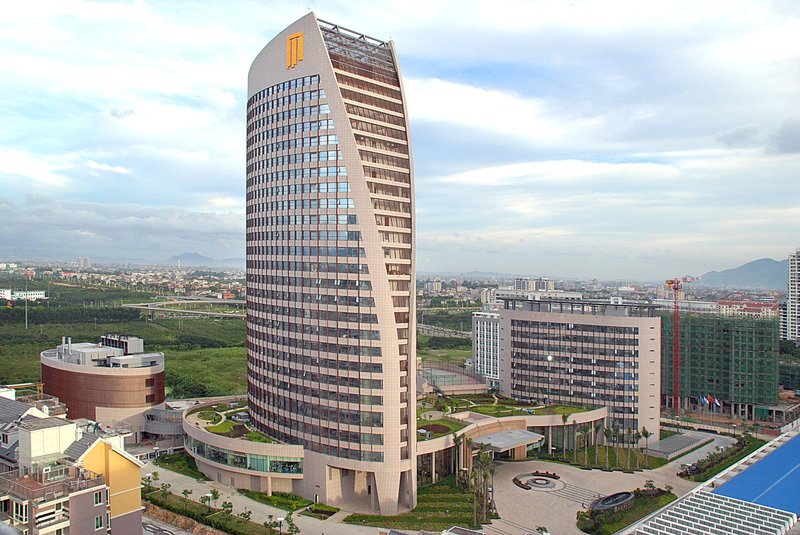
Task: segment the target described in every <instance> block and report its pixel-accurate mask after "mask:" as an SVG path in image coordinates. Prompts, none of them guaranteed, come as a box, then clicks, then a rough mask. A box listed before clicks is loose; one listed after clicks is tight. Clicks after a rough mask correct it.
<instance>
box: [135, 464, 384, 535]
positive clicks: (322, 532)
mask: <svg viewBox="0 0 800 535" xmlns="http://www.w3.org/2000/svg"><path fill="white" fill-rule="evenodd" d="M152 472H158V476H159V478H158V481H157V482H155V483H154V485H155V486H159V485H160V484H161V483H169V484H170V485H172V487H171V488H170V491H171V492H172V493H174V494H177V495H178V496H180V495H181V491H182V490H184V489H188V490H191V491H192V494H191V495H190V496H189V498H190V499H192V500H195V501H199V499H200V497H201V496H204V495H206V494H208V493H209V492H211V489H212V488H215V489H217V490H218V491H219V500H217V503H216V505H217V507H219V506H220V505H221V504H222V502H231V503H232V504H233V514H238V513H241V512H242V511H244V510H245V509H249V510H250V511H252V512H253V516H252V517H251V518H250V520H251V521H253V522H256V523H258V524H263V523H264V521H266V520H267V516H268V515H272V516H273V519H276V518H279V517H282V518H285V517H286V514H287V511H284V510H283V509H278V508H277V507H271V506H269V505H265V504H262V503H259V502H256V501H253V500H251V499H250V498H248V497H246V496H242V495H241V494H239V493H238V492H236V489H233V488H231V487H227V486H225V485H222V484H220V483H217V482H215V481H197V480H195V479H193V478H191V477H188V476H184V475H181V474H178V473H176V472H172V471H170V470H166V469H164V468H159V467H158V466H155V465H154V464H151V463H148V464H146V465H145V466H144V467H143V468H142V475H145V474H149V473H152ZM345 516H347V513H342V514H336V515H334V516H333V517H331V518H329V519H328V520H325V521H322V520H317V519H316V518H311V517H309V516H301V515H297V514H295V515H292V518H293V519H294V522H295V524H297V526H298V527H299V528H300V530H301V532H302V533H303V535H350V534H353V535H367V534H369V535H376V534H377V533H378V528H373V527H366V526H353V525H351V524H342V523H341V519H343V518H344V517H345ZM148 522H149V519H148ZM283 527H284V532H285V531H286V524H284V526H283ZM176 532H179V530H176ZM145 533H146V532H145Z"/></svg>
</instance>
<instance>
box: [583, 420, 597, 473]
mask: <svg viewBox="0 0 800 535" xmlns="http://www.w3.org/2000/svg"><path fill="white" fill-rule="evenodd" d="M592 429H593V427H592V426H591V425H590V424H585V425H584V426H583V464H584V466H589V436H590V435H589V433H591V432H592ZM596 454H597V448H595V455H596Z"/></svg>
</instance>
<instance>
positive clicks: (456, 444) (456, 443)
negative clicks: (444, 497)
mask: <svg viewBox="0 0 800 535" xmlns="http://www.w3.org/2000/svg"><path fill="white" fill-rule="evenodd" d="M463 440H464V435H459V434H457V433H456V432H455V431H453V450H454V451H453V453H455V455H453V459H454V461H455V470H454V471H455V473H456V483H458V482H459V481H460V480H461V443H462V442H463Z"/></svg>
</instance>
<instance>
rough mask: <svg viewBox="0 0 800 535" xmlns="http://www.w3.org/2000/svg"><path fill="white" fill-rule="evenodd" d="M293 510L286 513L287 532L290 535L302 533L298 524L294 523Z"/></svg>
mask: <svg viewBox="0 0 800 535" xmlns="http://www.w3.org/2000/svg"><path fill="white" fill-rule="evenodd" d="M292 514H293V513H292V512H290V513H289V514H287V515H286V533H288V534H289V535H298V534H299V533H300V528H298V527H297V524H295V523H294V519H293V518H292Z"/></svg>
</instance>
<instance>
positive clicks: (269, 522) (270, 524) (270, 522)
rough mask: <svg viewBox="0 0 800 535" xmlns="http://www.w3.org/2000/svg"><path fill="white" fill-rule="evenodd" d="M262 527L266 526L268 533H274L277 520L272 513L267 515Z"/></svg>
mask: <svg viewBox="0 0 800 535" xmlns="http://www.w3.org/2000/svg"><path fill="white" fill-rule="evenodd" d="M264 527H265V528H267V529H268V530H269V532H270V533H274V531H275V528H276V527H278V522H277V521H276V520H275V518H274V515H267V519H266V520H265V521H264Z"/></svg>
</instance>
